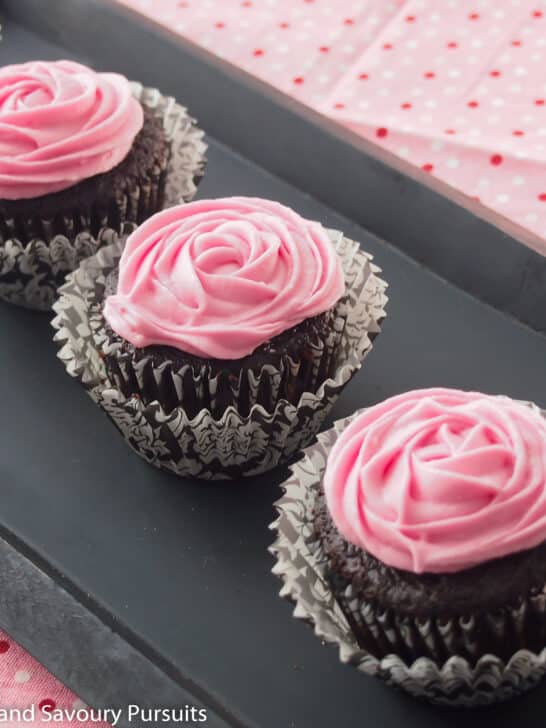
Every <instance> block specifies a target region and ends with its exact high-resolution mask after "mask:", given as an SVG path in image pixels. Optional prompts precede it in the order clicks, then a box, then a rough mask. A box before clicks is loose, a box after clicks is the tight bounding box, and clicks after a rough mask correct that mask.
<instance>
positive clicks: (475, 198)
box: [470, 195, 481, 202]
mask: <svg viewBox="0 0 546 728" xmlns="http://www.w3.org/2000/svg"><path fill="white" fill-rule="evenodd" d="M470 199H472V200H476V202H481V200H480V198H479V196H478V195H470Z"/></svg>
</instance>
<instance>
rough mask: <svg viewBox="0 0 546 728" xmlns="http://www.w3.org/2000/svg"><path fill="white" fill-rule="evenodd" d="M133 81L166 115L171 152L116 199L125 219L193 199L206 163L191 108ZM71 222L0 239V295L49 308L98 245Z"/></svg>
mask: <svg viewBox="0 0 546 728" xmlns="http://www.w3.org/2000/svg"><path fill="white" fill-rule="evenodd" d="M131 87H132V92H133V95H134V96H135V98H136V99H138V100H139V101H140V103H141V104H142V105H143V106H144V107H146V108H147V109H150V110H151V111H153V113H154V114H155V115H156V116H158V117H160V118H161V119H162V120H163V127H164V129H165V134H166V138H167V141H168V142H169V145H170V158H169V163H168V166H167V172H166V177H165V172H163V173H162V174H159V173H158V174H154V175H152V177H150V178H149V179H148V180H147V181H146V183H142V184H140V186H138V187H136V186H135V189H134V190H132V191H131V192H130V193H128V194H127V195H125V196H124V197H123V199H120V200H118V201H117V203H116V205H117V213H116V214H117V215H118V216H119V219H121V220H122V221H124V220H128V219H137V217H138V218H139V219H140V218H142V217H148V216H150V215H152V214H154V213H155V212H157V211H158V210H160V209H162V207H170V206H172V205H176V204H179V203H181V202H189V201H190V200H191V199H192V198H193V196H194V195H195V192H196V190H197V184H198V183H199V180H200V179H201V177H202V176H203V173H204V168H205V163H206V160H205V150H206V144H205V143H204V141H203V137H204V132H203V131H202V130H201V129H199V128H198V127H197V126H196V124H195V121H194V119H192V118H191V117H190V116H189V114H188V112H187V110H186V109H185V108H184V107H183V106H181V105H180V104H178V103H177V102H176V101H175V99H174V98H172V97H170V96H163V95H162V94H161V93H160V92H159V91H158V90H157V89H154V88H146V87H144V86H142V84H140V83H136V82H133V83H132V84H131ZM93 216H94V217H96V219H99V220H101V219H103V223H104V227H109V226H111V225H112V223H111V222H110V221H109V219H108V215H107V212H105V211H103V210H101V211H98V210H97V211H94V212H93ZM73 226H74V222H73V220H72V218H66V220H65V225H63V227H64V228H65V229H64V230H63V233H62V234H56V235H53V236H51V235H48V236H47V238H44V239H40V238H37V237H34V238H33V239H32V240H30V242H28V243H21V242H20V241H19V240H17V239H16V238H10V239H7V240H5V241H4V242H3V243H0V298H2V299H4V300H6V301H9V302H10V303H14V304H17V305H19V306H25V307H27V308H34V309H39V310H44V311H45V310H48V309H50V308H51V305H52V303H53V301H54V300H55V297H56V292H57V288H58V287H59V286H60V285H61V284H62V283H63V282H64V279H65V276H66V274H67V273H69V272H70V271H73V270H75V269H76V268H77V266H78V265H79V263H80V262H81V261H82V260H84V259H85V258H87V257H89V256H90V255H93V254H94V253H96V252H97V250H98V248H99V241H98V239H96V238H95V237H94V236H93V235H91V234H90V233H89V232H80V233H78V234H77V235H74V234H73ZM42 228H43V230H44V231H47V230H48V229H50V228H51V221H50V220H42ZM46 234H47V232H46Z"/></svg>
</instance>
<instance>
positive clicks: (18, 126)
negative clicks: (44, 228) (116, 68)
mask: <svg viewBox="0 0 546 728" xmlns="http://www.w3.org/2000/svg"><path fill="white" fill-rule="evenodd" d="M142 124H143V112H142V107H141V106H140V104H139V103H138V101H137V100H136V99H135V98H134V97H133V96H132V94H131V87H130V84H129V81H128V80H127V79H126V78H125V77H123V76H120V75H118V74H115V73H95V71H93V70H91V69H90V68H87V67H86V66H82V65H81V64H79V63H74V62H72V61H55V62H46V61H34V62H30V63H23V64H20V65H11V66H4V67H3V68H1V69H0V198H1V199H6V200H17V199H23V198H30V197H38V196H41V195H46V194H49V193H52V192H57V191H59V190H62V189H65V188H67V187H70V186H72V185H74V184H76V183H78V182H80V181H81V180H83V179H87V178H88V177H92V176H94V175H96V174H100V173H103V172H107V171H108V170H110V169H113V167H115V166H116V165H117V164H119V163H120V162H121V161H122V160H123V159H124V157H125V156H126V155H127V153H128V152H129V149H130V148H131V145H132V143H133V140H134V138H135V136H136V135H137V133H138V132H139V131H140V129H141V128H142Z"/></svg>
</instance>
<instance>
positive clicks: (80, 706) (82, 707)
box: [72, 698, 87, 710]
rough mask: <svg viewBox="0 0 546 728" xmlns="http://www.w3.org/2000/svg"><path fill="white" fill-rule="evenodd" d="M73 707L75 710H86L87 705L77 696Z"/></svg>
mask: <svg viewBox="0 0 546 728" xmlns="http://www.w3.org/2000/svg"><path fill="white" fill-rule="evenodd" d="M72 707H73V709H74V710H85V709H86V708H87V705H86V704H85V703H84V702H83V700H80V699H79V698H76V700H75V701H74V702H73V703H72Z"/></svg>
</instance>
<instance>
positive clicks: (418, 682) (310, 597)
mask: <svg viewBox="0 0 546 728" xmlns="http://www.w3.org/2000/svg"><path fill="white" fill-rule="evenodd" d="M533 406H534V405H533ZM357 414H358V413H355V414H354V415H352V416H351V417H348V418H346V419H343V420H339V421H338V422H336V423H334V427H333V428H331V429H330V430H327V431H326V432H323V433H321V434H319V435H318V438H317V439H318V442H317V443H316V444H314V445H312V446H311V447H309V448H307V449H306V450H305V452H304V454H303V457H302V458H301V460H299V461H298V462H297V463H296V464H295V465H293V466H292V468H291V476H290V477H289V478H288V479H287V480H286V481H285V482H284V483H283V484H282V487H283V490H284V495H283V497H282V498H280V499H279V500H278V501H277V502H276V504H275V507H276V508H277V511H278V513H279V517H278V518H277V519H276V520H275V521H274V522H273V523H272V524H271V526H270V528H271V529H272V530H274V531H276V540H275V542H274V543H273V545H272V546H271V547H270V551H271V553H272V554H273V555H274V556H275V557H276V559H277V561H276V563H275V566H274V567H273V569H272V571H273V573H274V574H276V575H277V576H279V577H280V578H281V579H282V581H283V586H282V588H281V590H280V595H281V597H284V598H287V599H290V600H291V601H292V602H294V603H295V608H294V616H295V617H297V618H298V619H303V620H304V621H306V622H308V623H309V624H310V625H311V626H312V627H313V628H314V631H315V634H316V635H317V636H318V637H319V638H320V639H321V640H324V641H325V642H329V643H334V644H337V646H338V648H339V657H340V660H341V662H344V663H349V664H351V665H354V666H355V667H356V668H357V669H358V670H360V671H361V672H364V673H365V674H366V675H372V676H375V677H379V678H381V679H382V680H384V681H385V682H386V683H388V684H389V685H392V686H395V687H398V688H402V689H403V690H405V691H407V692H408V693H410V694H411V695H413V696H415V697H418V698H422V699H425V700H428V701H429V702H432V703H437V704H440V705H450V706H457V707H459V706H460V707H471V706H477V705H488V704H490V703H494V702H499V701H502V700H507V699H508V698H511V697H513V696H515V695H519V694H520V693H523V692H525V691H526V690H529V689H530V688H532V687H534V686H535V685H536V684H537V683H538V682H539V681H540V680H541V679H542V677H543V676H544V674H545V673H546V647H545V649H543V650H542V651H541V652H540V653H539V654H535V653H533V652H531V651H529V650H518V651H517V652H515V653H514V655H513V656H512V657H511V658H510V660H509V661H508V662H505V661H503V660H501V659H500V658H498V657H496V656H494V655H484V656H483V657H481V658H480V659H479V660H478V661H477V662H476V664H475V665H471V664H470V663H469V662H468V661H467V660H465V659H464V658H462V657H461V656H458V655H454V656H453V657H451V658H449V660H447V661H446V662H444V663H443V664H437V663H436V662H434V661H433V660H431V659H429V658H426V657H421V658H419V659H417V660H415V661H414V662H413V663H411V664H407V663H406V662H405V661H404V660H402V659H401V658H400V657H398V656H397V655H395V654H391V655H387V656H385V657H383V658H380V659H378V658H376V657H374V656H373V655H372V654H370V653H369V652H367V651H366V650H363V649H362V648H360V647H359V646H358V644H357V642H356V639H355V637H354V635H353V633H352V630H351V628H350V626H349V624H348V622H347V619H346V617H345V615H344V614H343V612H342V610H341V608H340V606H339V604H338V603H337V601H336V599H335V596H334V594H333V592H332V590H331V588H330V586H329V585H328V582H327V580H326V578H325V567H326V557H325V555H324V554H323V553H322V552H321V550H320V549H319V548H317V545H316V541H315V539H314V538H313V509H314V506H315V502H316V499H317V497H318V496H319V495H320V492H321V480H322V475H323V473H324V470H325V468H326V459H327V456H328V453H329V451H330V450H331V448H332V446H333V444H334V442H335V441H336V439H337V438H338V437H339V434H340V432H341V431H342V430H343V429H344V428H345V427H346V426H347V425H348V423H349V422H350V421H351V420H352V419H353V417H355V416H356V415H357ZM545 593H546V589H545Z"/></svg>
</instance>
